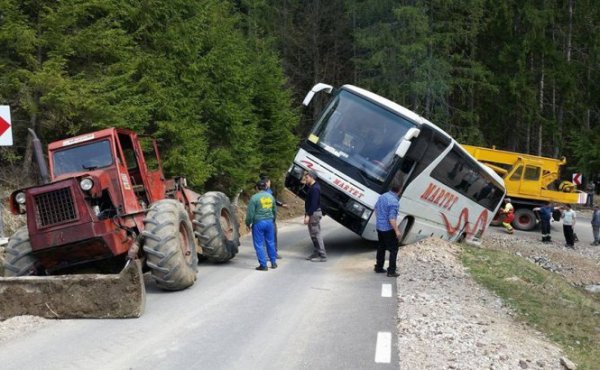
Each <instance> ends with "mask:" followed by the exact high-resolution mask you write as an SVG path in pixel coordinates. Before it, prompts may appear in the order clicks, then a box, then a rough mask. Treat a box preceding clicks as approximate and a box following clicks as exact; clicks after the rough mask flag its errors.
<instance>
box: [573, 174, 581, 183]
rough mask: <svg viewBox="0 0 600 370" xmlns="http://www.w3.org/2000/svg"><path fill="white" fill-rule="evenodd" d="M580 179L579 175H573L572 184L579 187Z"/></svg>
mask: <svg viewBox="0 0 600 370" xmlns="http://www.w3.org/2000/svg"><path fill="white" fill-rule="evenodd" d="M581 177H582V175H581V174H580V173H574V174H573V184H575V185H581Z"/></svg>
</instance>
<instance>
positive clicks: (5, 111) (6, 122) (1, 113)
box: [0, 105, 13, 146]
mask: <svg viewBox="0 0 600 370" xmlns="http://www.w3.org/2000/svg"><path fill="white" fill-rule="evenodd" d="M5 145H6V146H7V145H13V137H12V126H11V124H10V107H9V106H8V105H0V146H5Z"/></svg>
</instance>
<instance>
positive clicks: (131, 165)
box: [119, 134, 138, 171]
mask: <svg viewBox="0 0 600 370" xmlns="http://www.w3.org/2000/svg"><path fill="white" fill-rule="evenodd" d="M119 142H120V143H121V150H123V157H125V158H124V159H125V162H126V164H127V170H128V171H131V170H137V168H138V161H137V157H136V156H135V150H133V143H132V142H131V138H130V137H129V136H127V135H124V134H119Z"/></svg>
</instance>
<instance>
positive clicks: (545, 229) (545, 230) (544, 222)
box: [533, 203, 554, 243]
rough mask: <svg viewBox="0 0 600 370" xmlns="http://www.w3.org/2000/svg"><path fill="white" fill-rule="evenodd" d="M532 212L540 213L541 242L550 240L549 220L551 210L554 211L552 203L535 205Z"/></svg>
mask: <svg viewBox="0 0 600 370" xmlns="http://www.w3.org/2000/svg"><path fill="white" fill-rule="evenodd" d="M533 211H534V212H536V211H537V212H539V214H540V224H541V227H542V242H544V243H550V242H552V236H551V235H550V220H551V219H552V212H554V205H553V204H552V203H548V204H546V205H545V206H543V207H536V208H534V209H533Z"/></svg>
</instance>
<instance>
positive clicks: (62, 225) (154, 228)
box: [4, 128, 239, 290]
mask: <svg viewBox="0 0 600 370" xmlns="http://www.w3.org/2000/svg"><path fill="white" fill-rule="evenodd" d="M36 140H37V138H35V135H34V142H35V141H36ZM37 147H38V151H37V153H36V156H37V158H38V164H39V165H40V172H41V174H42V177H46V180H45V181H44V182H46V183H45V184H43V185H40V186H34V187H29V188H26V189H20V190H17V191H15V192H13V193H12V194H11V195H10V199H9V202H10V208H11V211H12V212H13V213H15V214H27V226H26V227H23V228H21V229H19V230H18V231H17V232H16V233H15V234H14V235H13V236H12V237H11V238H10V240H9V243H8V246H7V248H6V251H5V252H6V260H5V266H4V267H5V269H4V270H5V276H7V277H21V276H28V275H37V276H41V275H64V274H80V273H81V272H90V271H93V272H99V273H102V274H111V273H116V272H118V271H120V270H122V269H123V267H124V266H125V264H126V262H127V260H128V259H139V260H140V261H141V262H142V264H141V265H142V266H144V269H145V270H149V271H150V274H151V276H152V278H153V280H154V281H155V282H156V284H157V286H158V287H160V288H161V289H165V290H181V289H185V288H187V287H189V286H191V285H192V284H194V281H195V280H196V271H197V264H198V255H201V256H204V257H206V258H207V259H208V260H211V261H214V262H225V261H228V260H230V259H231V258H233V257H234V256H235V255H236V253H237V252H238V246H239V225H238V222H237V218H236V214H235V211H234V209H233V207H232V205H231V202H230V201H229V198H228V197H227V196H226V195H225V194H223V193H220V192H208V193H205V194H204V195H202V196H200V195H199V194H197V193H195V192H193V191H192V190H190V189H188V188H187V187H186V181H185V178H183V177H176V178H174V179H165V177H164V175H163V171H162V166H161V161H160V157H159V154H158V149H157V146H156V142H155V141H154V140H152V139H151V138H149V137H142V136H138V135H137V134H136V133H134V132H133V131H130V130H126V129H116V128H108V129H105V130H101V131H97V132H94V133H90V134H85V135H80V136H76V137H73V138H70V139H65V140H61V141H57V142H53V143H51V144H50V145H49V146H48V159H49V164H50V166H49V169H47V168H46V166H45V161H44V160H43V158H42V155H41V150H39V148H40V145H39V140H37ZM40 159H41V160H40ZM42 163H43V165H42ZM48 173H49V175H48Z"/></svg>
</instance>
